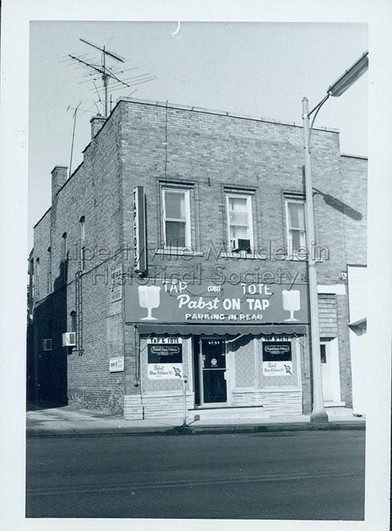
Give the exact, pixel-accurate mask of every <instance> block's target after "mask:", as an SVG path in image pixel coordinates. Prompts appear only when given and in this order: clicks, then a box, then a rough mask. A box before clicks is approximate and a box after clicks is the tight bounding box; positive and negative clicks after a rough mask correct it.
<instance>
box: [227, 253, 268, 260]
mask: <svg viewBox="0 0 392 531" xmlns="http://www.w3.org/2000/svg"><path fill="white" fill-rule="evenodd" d="M221 257H222V258H234V259H236V260H238V259H240V258H241V259H243V260H267V258H266V257H264V256H259V255H258V254H254V253H247V252H245V251H240V252H238V253H234V252H231V253H222V254H221Z"/></svg>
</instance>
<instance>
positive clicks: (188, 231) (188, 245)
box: [161, 185, 192, 250]
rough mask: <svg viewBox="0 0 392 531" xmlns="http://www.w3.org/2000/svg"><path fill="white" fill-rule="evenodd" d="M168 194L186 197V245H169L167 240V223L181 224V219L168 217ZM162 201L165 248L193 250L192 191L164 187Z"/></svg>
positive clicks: (176, 187)
mask: <svg viewBox="0 0 392 531" xmlns="http://www.w3.org/2000/svg"><path fill="white" fill-rule="evenodd" d="M166 192H169V193H174V194H178V195H182V194H183V195H184V215H185V245H184V246H180V245H169V244H168V242H167V238H166V222H167V221H169V222H170V221H171V222H181V220H180V219H175V218H167V217H166ZM161 201H162V209H161V211H162V234H163V248H164V249H176V250H178V249H189V250H192V239H191V206H190V189H189V188H185V187H184V188H182V187H181V186H168V185H164V186H162V188H161Z"/></svg>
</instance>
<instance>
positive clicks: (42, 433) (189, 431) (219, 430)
mask: <svg viewBox="0 0 392 531" xmlns="http://www.w3.org/2000/svg"><path fill="white" fill-rule="evenodd" d="M339 430H342V431H344V430H351V431H352V430H361V431H364V430H365V422H358V421H355V422H328V423H320V424H314V423H311V422H307V423H300V424H268V425H259V426H254V425H250V426H238V425H226V426H175V427H169V428H160V427H151V428H142V427H141V428H128V427H126V428H124V429H121V428H118V429H117V430H115V429H113V428H102V427H101V428H92V429H89V428H87V429H85V430H83V429H82V430H78V429H64V430H53V429H45V428H39V429H36V430H35V429H34V428H27V431H26V437H27V438H36V437H100V436H108V435H110V436H123V435H130V436H138V435H139V436H141V435H211V434H216V435H228V434H229V435H230V434H241V433H249V434H252V433H276V432H284V431H285V432H296V431H339Z"/></svg>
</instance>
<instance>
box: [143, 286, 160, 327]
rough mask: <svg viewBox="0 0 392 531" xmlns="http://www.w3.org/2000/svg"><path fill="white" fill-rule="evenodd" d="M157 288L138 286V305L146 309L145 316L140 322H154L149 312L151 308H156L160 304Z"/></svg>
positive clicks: (158, 288) (158, 289) (154, 318)
mask: <svg viewBox="0 0 392 531" xmlns="http://www.w3.org/2000/svg"><path fill="white" fill-rule="evenodd" d="M160 291H161V288H160V287H159V286H139V305H140V306H141V307H142V308H146V309H147V316H146V317H142V319H141V321H156V320H157V318H156V317H153V316H152V314H151V312H152V309H153V308H158V307H159V304H160Z"/></svg>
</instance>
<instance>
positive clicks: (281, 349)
mask: <svg viewBox="0 0 392 531" xmlns="http://www.w3.org/2000/svg"><path fill="white" fill-rule="evenodd" d="M263 374H264V376H290V375H291V374H293V362H292V353H291V342H290V341H264V342H263Z"/></svg>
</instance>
